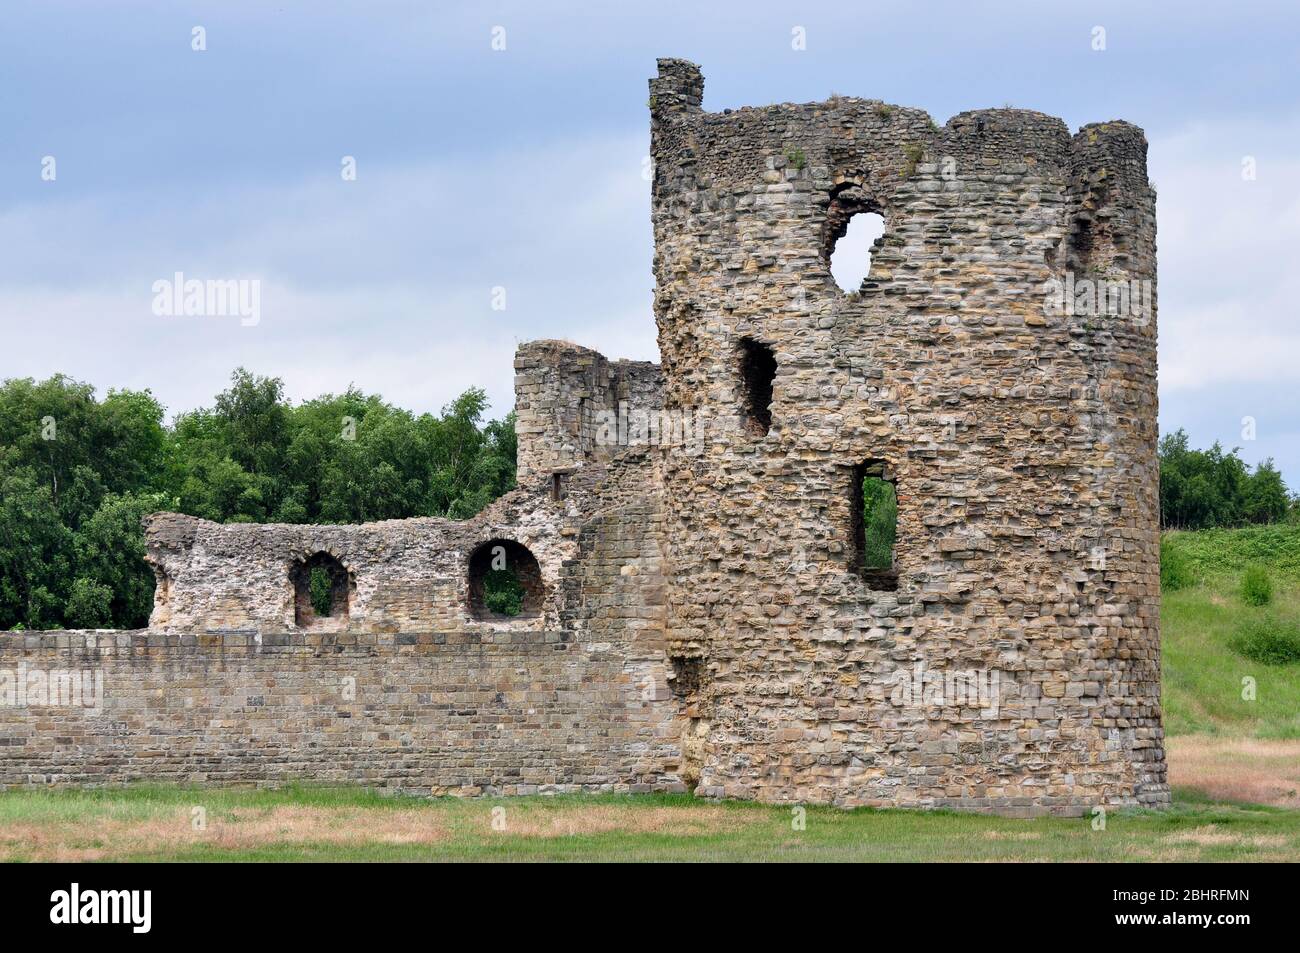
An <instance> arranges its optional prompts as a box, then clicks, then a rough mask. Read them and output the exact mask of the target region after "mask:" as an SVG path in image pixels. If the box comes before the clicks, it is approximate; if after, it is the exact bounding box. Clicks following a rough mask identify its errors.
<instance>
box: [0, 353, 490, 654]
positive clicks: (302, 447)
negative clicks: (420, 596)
mask: <svg viewBox="0 0 1300 953" xmlns="http://www.w3.org/2000/svg"><path fill="white" fill-rule="evenodd" d="M486 410H487V397H486V395H485V394H484V392H483V391H482V390H480V389H478V388H471V389H470V390H467V391H466V392H465V393H463V394H461V395H460V396H459V397H458V398H456V399H455V400H454V401H452V402H451V403H450V404H448V405H447V406H446V407H444V408H443V409H442V412H441V413H440V414H436V415H435V414H427V413H426V414H420V415H416V414H413V413H411V412H410V411H407V410H402V409H400V408H397V407H394V406H392V405H391V404H388V403H386V402H385V401H384V400H383V399H382V398H381V397H380V396H378V395H376V394H364V393H362V392H361V391H359V390H357V389H355V388H349V389H348V390H347V391H346V392H345V393H343V394H337V395H336V394H326V395H323V396H321V397H317V398H316V399H314V400H308V401H305V402H303V403H300V404H298V405H293V404H292V403H291V402H289V401H288V400H286V399H285V396H284V383H283V381H281V380H280V379H278V378H273V377H259V376H255V375H253V374H250V373H248V372H247V371H245V370H243V369H242V368H241V369H239V370H236V371H235V372H234V374H232V375H231V382H230V387H229V388H228V389H226V390H225V391H223V392H222V393H220V394H218V395H217V397H216V399H215V401H214V402H213V405H212V406H211V407H206V408H201V409H199V410H194V411H190V412H187V413H182V414H180V415H178V416H177V417H176V418H175V419H174V420H173V421H172V422H171V423H170V424H164V422H163V418H164V408H163V406H162V405H161V404H159V403H158V401H157V400H156V399H155V398H154V397H153V395H152V394H151V393H149V391H147V390H146V391H131V390H110V391H109V392H108V394H107V396H105V397H104V398H103V399H102V400H100V399H96V397H95V392H94V389H93V388H92V387H91V386H90V385H88V384H84V383H81V382H78V381H75V380H72V379H70V378H68V377H65V376H63V375H55V376H54V377H51V378H50V379H48V380H45V381H41V382H39V383H38V382H36V381H33V380H31V379H15V380H8V381H6V382H5V383H4V384H3V385H0V630H5V629H12V628H15V627H21V628H31V629H48V628H60V627H68V628H96V627H109V628H134V627H139V626H143V625H145V624H146V623H147V622H148V618H149V612H150V609H151V608H152V604H153V586H154V580H153V573H152V572H151V571H150V569H149V568H148V566H147V565H146V564H145V562H144V536H143V531H142V528H141V519H142V517H143V516H144V515H145V514H147V513H151V512H156V511H159V510H172V511H176V512H181V513H188V514H190V515H192V516H199V517H203V518H205V519H210V520H215V521H218V522H281V523H361V522H366V521H369V520H381V519H399V518H403V517H411V516H442V517H447V518H449V519H465V518H468V517H470V516H473V515H474V514H475V513H477V512H478V511H479V510H481V509H482V508H483V507H484V506H486V505H487V504H488V503H490V502H491V501H492V500H493V499H495V498H496V497H498V496H500V495H501V494H502V493H504V492H505V491H507V490H509V489H510V488H511V487H513V486H514V482H515V426H514V414H513V413H511V414H508V415H507V416H506V417H504V418H503V419H501V420H491V421H487V422H486V423H485V422H484V420H483V418H484V414H485V412H486Z"/></svg>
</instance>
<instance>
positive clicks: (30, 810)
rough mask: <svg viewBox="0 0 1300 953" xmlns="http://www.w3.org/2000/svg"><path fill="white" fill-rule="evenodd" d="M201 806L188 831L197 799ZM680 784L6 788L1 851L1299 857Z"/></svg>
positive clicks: (1144, 819) (1185, 822) (1241, 821)
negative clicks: (448, 795)
mask: <svg viewBox="0 0 1300 953" xmlns="http://www.w3.org/2000/svg"><path fill="white" fill-rule="evenodd" d="M196 808H201V809H202V810H203V811H204V812H205V816H204V819H205V825H204V829H201V830H196V829H195V824H194V819H195V816H196V814H195V809H196ZM805 822H806V823H805V826H804V829H803V830H796V829H795V825H794V816H793V813H792V811H791V809H790V808H788V807H787V808H781V807H769V806H762V805H756V804H747V803H723V804H712V803H700V802H698V801H695V800H694V799H693V798H690V797H689V796H685V795H639V796H629V797H618V796H591V797H584V796H564V797H546V798H514V799H503V800H455V799H438V800H423V799H414V798H382V797H378V796H376V795H373V794H369V793H366V792H363V791H355V790H337V789H312V788H296V789H288V790H281V791H229V790H227V791H212V790H186V789H179V788H159V787H137V788H131V789H128V790H119V791H112V792H55V793H51V792H17V793H9V794H6V795H3V796H0V858H3V859H6V860H34V861H35V860H64V861H84V860H103V859H113V860H131V861H155V860H185V861H215V860H278V861H283V860H332V861H333V860H343V861H360V860H386V861H414V860H502V861H505V860H510V861H515V860H588V861H590V860H631V859H636V860H744V861H769V862H770V861H797V860H810V861H838V860H875V861H921V860H935V861H1004V860H1073V861H1148V862H1149V861H1231V860H1260V861H1264V860H1271V861H1293V860H1296V859H1300V811H1293V810H1286V809H1280V808H1271V807H1264V806H1258V805H1232V804H1214V803H1210V802H1209V801H1207V800H1205V799H1204V798H1202V797H1199V796H1198V795H1196V794H1194V793H1191V792H1184V793H1180V795H1179V798H1178V801H1177V804H1176V806H1175V807H1174V808H1173V809H1172V810H1169V811H1163V812H1156V811H1121V812H1114V813H1111V814H1110V815H1109V816H1108V817H1107V818H1106V825H1105V829H1104V830H1094V829H1093V824H1092V819H1091V818H1077V819H1067V818H1037V819H1033V820H1008V819H1004V818H994V817H981V816H975V815H969V814H954V813H948V812H931V813H925V812H919V811H872V810H856V811H840V810H835V809H833V808H808V809H807V814H806V818H805Z"/></svg>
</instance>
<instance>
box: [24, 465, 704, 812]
mask: <svg viewBox="0 0 1300 953" xmlns="http://www.w3.org/2000/svg"><path fill="white" fill-rule="evenodd" d="M656 482H657V481H656V478H655V475H654V473H653V461H651V460H650V459H648V457H647V455H646V453H645V452H644V451H642V452H638V453H630V454H628V455H627V456H626V458H625V459H623V460H620V461H616V462H615V463H613V464H611V465H610V466H609V467H604V466H591V467H588V468H586V469H585V470H583V471H581V472H578V473H574V474H572V475H571V476H570V479H569V481H568V483H567V484H566V486H565V493H564V497H563V499H560V500H554V499H552V498H551V495H550V493H549V491H548V488H547V486H546V481H545V480H541V479H539V480H538V481H536V485H535V486H534V487H531V488H529V487H524V488H521V489H519V490H516V491H514V492H512V493H510V494H508V495H507V496H505V497H503V498H502V499H500V500H498V501H497V502H496V503H494V504H493V505H492V506H491V507H489V508H488V509H487V510H486V511H484V513H482V514H480V516H478V517H476V518H474V519H473V520H468V521H465V522H463V523H460V522H452V521H447V520H397V521H391V522H386V523H375V524H368V525H363V526H276V525H269V526H255V525H230V526H219V525H217V524H213V523H209V522H206V521H204V520H196V519H192V518H190V517H184V516H178V515H176V514H159V515H156V516H154V517H151V518H150V520H149V522H148V525H147V542H148V553H149V559H150V561H151V562H152V563H153V564H154V565H155V567H156V569H157V571H158V573H159V579H160V583H159V586H158V597H157V600H158V601H157V605H156V607H155V610H154V615H153V619H152V625H151V627H150V629H148V630H145V631H139V632H125V633H106V632H100V633H96V632H68V633H31V634H27V635H13V636H7V637H4V638H0V689H3V688H4V687H5V684H4V679H5V677H6V673H8V674H9V675H10V676H11V678H12V677H23V678H27V677H28V676H29V675H31V674H32V673H35V674H36V677H37V678H38V679H40V680H42V681H44V682H48V680H49V679H50V678H55V679H58V678H64V679H65V680H66V677H67V675H68V674H70V673H78V676H77V677H80V673H86V674H87V676H88V677H90V678H92V679H93V678H96V677H97V678H99V679H100V684H101V685H102V705H101V706H99V709H98V710H88V707H87V706H86V705H84V704H83V705H72V704H63V705H59V704H54V703H53V702H54V699H45V700H42V699H40V698H38V697H36V695H35V694H32V693H29V698H28V704H27V705H25V706H24V707H15V706H14V705H13V704H6V705H0V786H9V785H23V784H38V785H39V784H52V783H76V784H112V783H123V782H129V781H135V780H154V781H177V782H195V783H208V782H211V783H236V782H238V783H247V782H254V783H266V784H277V783H282V782H286V781H293V780H307V781H312V782H350V783H358V784H364V785H368V786H374V787H377V788H381V789H387V790H393V791H402V792H408V793H417V794H430V793H432V794H479V793H492V794H527V793H536V792H544V791H572V790H580V789H581V790H614V791H650V790H669V791H681V790H685V789H686V785H685V784H684V782H683V780H682V764H681V754H680V737H681V734H682V721H681V717H680V714H681V712H680V710H681V703H680V700H679V699H677V698H676V697H675V696H674V695H673V694H672V692H671V672H672V669H671V667H670V664H669V662H668V659H667V656H666V654H665V651H664V637H663V622H664V617H663V611H664V610H663V606H664V581H663V560H662V556H661V537H662V523H663V516H662V509H661V505H660V502H659V496H658V494H657V492H656V491H655V489H654V486H655V483H656ZM497 538H502V539H512V540H516V541H518V542H520V543H522V544H523V545H526V546H527V547H528V549H529V550H530V551H531V553H532V554H533V555H534V556H535V557H536V559H537V561H538V564H539V567H540V569H541V574H542V578H543V582H544V585H545V591H546V594H545V599H544V607H543V610H542V612H541V613H540V615H538V616H536V617H519V618H515V619H505V618H497V619H494V620H491V621H476V620H475V619H473V617H472V616H471V614H470V611H469V604H468V581H467V578H466V573H467V572H468V563H469V554H470V553H471V552H472V551H473V550H474V549H475V548H476V547H477V546H479V545H480V544H482V543H483V542H485V541H488V540H491V539H497ZM322 551H323V552H328V553H330V554H332V555H333V556H334V557H335V558H337V559H338V560H339V561H340V562H341V563H342V564H343V566H344V567H345V568H346V570H347V572H348V574H349V576H350V577H351V586H352V593H351V596H352V597H351V600H350V611H349V615H348V617H347V618H346V619H327V620H324V622H325V623H327V624H323V625H322V624H313V625H309V626H306V627H299V626H296V625H295V624H294V599H293V591H292V586H291V584H290V574H291V569H292V566H293V565H294V562H295V560H297V559H300V558H302V557H304V556H309V555H311V554H313V553H316V552H322ZM34 684H39V683H34ZM33 700H35V703H34V704H33V703H32V701H33ZM63 700H64V701H67V699H66V697H65V698H64V699H63Z"/></svg>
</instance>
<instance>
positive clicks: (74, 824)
mask: <svg viewBox="0 0 1300 953" xmlns="http://www.w3.org/2000/svg"><path fill="white" fill-rule="evenodd" d="M437 821H438V818H437V816H436V815H435V814H433V813H432V812H430V811H427V810H420V809H412V810H385V811H367V810H365V809H363V808H346V809H340V808H324V807H298V806H294V805H284V806H277V807H272V808H267V809H262V810H254V811H236V812H232V813H231V814H230V815H228V816H226V817H222V818H208V821H207V827H206V829H204V830H195V829H194V827H193V826H192V822H191V813H190V809H189V808H184V807H181V808H169V809H167V810H164V811H160V812H159V813H158V814H157V815H155V816H153V817H150V818H147V819H123V818H114V817H107V816H99V817H84V818H79V819H75V820H66V821H58V822H23V823H16V824H15V823H10V824H5V825H4V826H3V827H0V861H8V860H14V859H17V858H20V857H21V858H26V859H29V860H44V861H90V860H103V859H106V858H112V857H121V856H123V855H128V854H135V853H144V852H151V851H168V850H176V849H185V848H190V847H193V846H195V845H196V844H210V845H212V846H214V847H218V848H221V849H226V850H248V849H252V848H255V847H259V846H262V845H264V844H267V843H280V844H336V845H344V844H369V843H381V844H432V843H435V842H437V841H439V840H442V839H444V838H445V837H447V831H446V829H445V828H443V827H441V826H440V825H439V824H438V823H437Z"/></svg>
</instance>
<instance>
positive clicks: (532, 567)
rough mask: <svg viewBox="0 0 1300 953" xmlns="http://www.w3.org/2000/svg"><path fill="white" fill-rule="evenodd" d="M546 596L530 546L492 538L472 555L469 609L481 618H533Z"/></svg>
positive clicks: (537, 613) (470, 560) (540, 570)
mask: <svg viewBox="0 0 1300 953" xmlns="http://www.w3.org/2000/svg"><path fill="white" fill-rule="evenodd" d="M544 597H545V587H544V586H543V584H542V568H541V566H539V565H538V563H537V557H535V556H534V555H533V554H532V553H531V552H529V551H528V547H527V546H524V545H523V544H522V543H518V542H516V541H515V540H513V539H490V540H488V541H487V542H486V543H482V544H480V545H479V546H477V547H475V549H474V551H473V552H471V553H470V556H469V611H470V615H471V616H473V617H474V618H475V619H480V620H503V619H519V618H533V617H536V616H538V615H540V614H541V611H542V603H543V601H544Z"/></svg>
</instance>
